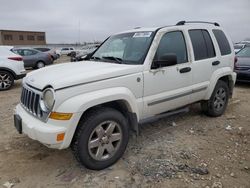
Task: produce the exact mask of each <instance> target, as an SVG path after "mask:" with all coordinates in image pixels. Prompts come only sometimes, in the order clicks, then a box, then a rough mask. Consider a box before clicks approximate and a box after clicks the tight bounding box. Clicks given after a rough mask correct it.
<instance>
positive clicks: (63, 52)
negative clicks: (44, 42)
mask: <svg viewBox="0 0 250 188" xmlns="http://www.w3.org/2000/svg"><path fill="white" fill-rule="evenodd" d="M74 51H75V48H73V47H65V48H61V50H60V52H59V53H60V55H67V56H71V52H74Z"/></svg>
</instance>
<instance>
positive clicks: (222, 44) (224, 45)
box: [213, 29, 231, 55]
mask: <svg viewBox="0 0 250 188" xmlns="http://www.w3.org/2000/svg"><path fill="white" fill-rule="evenodd" d="M213 33H214V36H215V38H216V40H217V43H218V45H219V48H220V53H221V55H228V54H231V48H230V45H229V42H228V40H227V37H226V35H225V34H224V32H223V31H221V30H218V29H214V30H213Z"/></svg>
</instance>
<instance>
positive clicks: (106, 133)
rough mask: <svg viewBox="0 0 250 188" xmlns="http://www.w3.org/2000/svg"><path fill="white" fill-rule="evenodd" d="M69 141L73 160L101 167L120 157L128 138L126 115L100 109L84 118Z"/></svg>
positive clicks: (112, 162)
mask: <svg viewBox="0 0 250 188" xmlns="http://www.w3.org/2000/svg"><path fill="white" fill-rule="evenodd" d="M78 126H80V127H79V128H78V129H77V132H76V135H75V137H74V139H73V142H72V149H73V153H74V155H75V157H76V159H77V160H78V161H79V162H80V163H81V164H83V165H84V166H85V167H87V168H89V169H92V170H101V169H104V168H106V167H108V166H110V165H112V164H114V163H115V162H116V161H117V160H119V159H120V158H121V156H122V155H123V153H124V151H125V149H126V146H127V143H128V139H129V129H128V124H127V120H126V118H125V117H124V116H123V115H122V114H121V113H120V112H119V111H117V110H115V109H112V108H99V109H96V110H94V111H92V112H90V113H89V114H88V116H86V118H83V119H82V120H81V121H80V122H79V125H78Z"/></svg>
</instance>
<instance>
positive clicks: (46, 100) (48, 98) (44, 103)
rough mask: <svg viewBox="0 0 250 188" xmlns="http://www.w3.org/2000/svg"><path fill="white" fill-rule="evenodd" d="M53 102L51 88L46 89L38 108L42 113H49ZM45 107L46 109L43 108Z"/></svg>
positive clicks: (53, 96)
mask: <svg viewBox="0 0 250 188" xmlns="http://www.w3.org/2000/svg"><path fill="white" fill-rule="evenodd" d="M54 102H55V93H54V90H53V89H52V88H47V89H45V90H44V91H43V95H42V100H41V102H40V106H41V108H42V110H43V111H50V110H52V108H53V105H54ZM44 107H46V108H44Z"/></svg>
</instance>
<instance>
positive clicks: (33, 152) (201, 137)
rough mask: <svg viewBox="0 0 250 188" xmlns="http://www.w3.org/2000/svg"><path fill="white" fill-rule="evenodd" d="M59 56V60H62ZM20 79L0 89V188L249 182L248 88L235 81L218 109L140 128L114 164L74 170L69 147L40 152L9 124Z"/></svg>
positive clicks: (195, 109)
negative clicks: (99, 168) (224, 104)
mask: <svg viewBox="0 0 250 188" xmlns="http://www.w3.org/2000/svg"><path fill="white" fill-rule="evenodd" d="M65 60H66V59H65V58H64V59H63V60H61V61H65ZM20 92H21V81H18V82H16V83H15V85H14V87H13V89H11V90H9V91H5V92H1V93H0V143H1V144H0V187H1V186H2V187H8V186H9V187H11V186H14V187H15V188H18V187H23V188H36V187H41V188H42V187H44V188H45V187H46V188H47V187H55V188H57V187H129V188H130V187H171V188H173V187H178V188H179V187H199V188H200V187H206V188H209V187H210V188H220V187H226V188H227V187H242V188H243V187H246V188H247V187H250V113H249V112H250V100H249V98H250V85H249V84H237V85H236V88H235V91H234V96H233V99H231V100H230V103H229V106H228V108H227V111H226V113H225V114H224V115H223V116H221V117H218V118H210V117H207V116H205V115H203V114H202V113H201V110H200V107H199V105H198V104H194V105H192V106H190V111H189V112H187V113H185V114H179V115H176V116H172V117H169V118H166V119H162V120H159V121H157V122H153V123H149V124H145V125H143V126H142V127H141V134H140V136H138V137H135V136H131V137H130V142H129V145H128V148H127V150H126V152H125V154H124V156H123V158H122V159H120V160H119V161H118V162H117V163H116V164H115V165H113V166H112V167H110V168H108V169H105V170H102V171H90V170H87V169H85V168H84V167H81V166H80V165H79V164H78V163H77V162H76V160H75V159H74V157H73V156H72V153H71V151H70V149H66V150H61V151H59V150H53V149H48V148H46V147H45V146H43V145H41V144H40V143H38V142H36V141H33V140H31V139H29V138H28V137H26V136H25V135H19V134H18V133H17V131H16V130H15V128H14V125H13V117H12V116H13V108H14V107H15V106H16V105H17V103H18V101H19V98H20Z"/></svg>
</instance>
